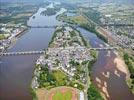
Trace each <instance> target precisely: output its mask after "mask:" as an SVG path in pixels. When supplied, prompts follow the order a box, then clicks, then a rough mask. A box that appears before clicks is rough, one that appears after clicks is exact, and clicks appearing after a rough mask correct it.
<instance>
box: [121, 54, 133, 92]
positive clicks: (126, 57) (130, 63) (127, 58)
mask: <svg viewBox="0 0 134 100" xmlns="http://www.w3.org/2000/svg"><path fill="white" fill-rule="evenodd" d="M123 57H124V61H125V63H126V65H127V66H128V70H129V72H130V80H128V86H129V88H130V89H131V90H132V92H133V93H134V57H132V56H129V55H128V54H127V53H125V54H124V56H123Z"/></svg>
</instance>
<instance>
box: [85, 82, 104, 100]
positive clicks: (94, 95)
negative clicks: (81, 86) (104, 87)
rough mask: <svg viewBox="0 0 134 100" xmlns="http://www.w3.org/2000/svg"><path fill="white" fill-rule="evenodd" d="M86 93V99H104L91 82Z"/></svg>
mask: <svg viewBox="0 0 134 100" xmlns="http://www.w3.org/2000/svg"><path fill="white" fill-rule="evenodd" d="M87 94H88V100H104V99H103V98H102V96H101V94H100V93H99V92H98V90H97V89H96V88H95V86H94V85H93V84H91V85H90V87H89V89H88V91H87Z"/></svg>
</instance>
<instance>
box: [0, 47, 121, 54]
mask: <svg viewBox="0 0 134 100" xmlns="http://www.w3.org/2000/svg"><path fill="white" fill-rule="evenodd" d="M74 48H75V49H83V48H84V49H88V50H98V51H100V50H117V49H118V47H103V48H85V47H74ZM74 48H73V47H69V48H51V49H54V50H56V49H60V50H64V49H65V50H67V49H74ZM44 52H45V51H43V50H42V51H24V52H23V51H21V52H4V53H0V56H18V55H34V54H43V53H44Z"/></svg>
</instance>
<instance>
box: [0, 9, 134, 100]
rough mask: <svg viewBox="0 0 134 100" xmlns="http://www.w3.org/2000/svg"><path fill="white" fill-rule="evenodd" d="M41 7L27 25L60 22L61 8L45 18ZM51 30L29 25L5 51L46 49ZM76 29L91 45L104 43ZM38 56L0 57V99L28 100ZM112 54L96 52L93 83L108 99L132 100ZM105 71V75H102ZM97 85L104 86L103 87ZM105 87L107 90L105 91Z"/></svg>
mask: <svg viewBox="0 0 134 100" xmlns="http://www.w3.org/2000/svg"><path fill="white" fill-rule="evenodd" d="M43 10H44V8H40V9H39V10H38V12H37V13H36V14H34V15H33V16H35V18H33V17H31V18H30V19H29V20H28V25H31V26H45V25H47V26H54V25H59V24H62V22H59V21H57V20H56V15H57V14H60V13H63V12H64V11H65V9H61V11H60V12H58V13H57V14H56V15H54V16H49V17H48V16H42V15H40V12H41V11H43ZM54 30H55V29H54V28H31V29H30V30H28V31H27V32H25V34H24V35H22V36H21V37H20V38H19V39H18V40H17V42H16V44H15V45H14V46H13V47H12V48H10V49H9V50H8V52H12V51H13V52H15V51H29V50H32V51H33V50H43V49H46V48H47V47H48V44H49V41H50V40H51V37H52V35H53V32H54ZM78 30H80V32H81V33H82V34H83V36H85V38H87V39H88V40H89V42H90V44H91V46H93V47H100V46H104V45H105V44H104V43H103V42H102V41H101V40H100V39H99V38H97V37H96V35H94V34H93V33H90V32H88V31H86V30H84V29H82V28H78ZM39 56H40V55H27V56H10V57H2V58H1V59H0V60H1V61H0V100H32V97H31V95H30V91H29V88H30V83H31V79H32V75H33V71H34V67H35V66H34V65H35V61H36V60H37V59H38V57H39ZM116 57H117V55H116V52H114V51H111V52H107V51H100V52H99V55H98V60H97V62H96V63H95V65H94V66H93V73H92V79H93V82H94V83H95V85H96V86H97V87H98V89H99V90H100V91H101V92H103V94H104V95H105V96H106V97H107V99H109V100H134V95H132V93H131V92H130V90H129V88H128V86H127V84H126V82H125V79H126V76H127V75H126V74H125V73H123V72H121V71H120V70H118V69H117V67H116V63H115V62H114V59H115V58H116ZM115 71H116V73H117V74H116V73H115ZM107 74H108V75H109V77H106V76H107ZM99 85H100V87H99ZM101 87H104V89H103V88H101ZM105 87H106V88H107V91H108V93H106V92H105Z"/></svg>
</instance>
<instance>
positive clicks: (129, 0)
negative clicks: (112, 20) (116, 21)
mask: <svg viewBox="0 0 134 100" xmlns="http://www.w3.org/2000/svg"><path fill="white" fill-rule="evenodd" d="M3 1H4V2H16V1H17V2H20V1H21V2H22V1H25V2H26V1H27V2H31V1H32V2H33V1H36V2H39V1H45V0H0V2H3ZM48 1H49V0H48ZM51 1H52V0H51ZM57 1H60V0H57ZM61 1H70V0H61ZM71 1H72V0H71ZM75 1H77V0H75ZM78 1H83V0H78ZM87 1H88V0H87ZM90 1H93V2H100V3H110V2H116V3H119V2H123V3H134V0H90Z"/></svg>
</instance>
